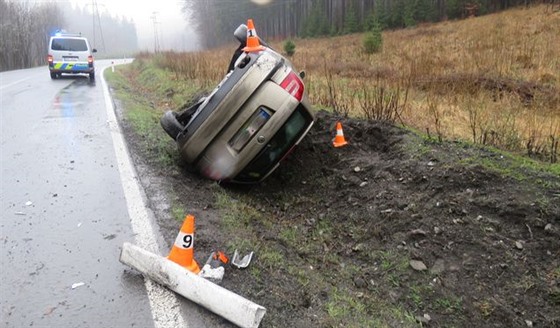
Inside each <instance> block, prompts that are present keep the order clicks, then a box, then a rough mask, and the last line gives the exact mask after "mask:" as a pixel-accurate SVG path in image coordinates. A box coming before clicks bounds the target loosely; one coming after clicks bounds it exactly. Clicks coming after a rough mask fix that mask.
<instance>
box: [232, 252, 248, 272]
mask: <svg viewBox="0 0 560 328" xmlns="http://www.w3.org/2000/svg"><path fill="white" fill-rule="evenodd" d="M252 258H253V252H251V253H249V254H247V255H245V256H243V258H240V256H239V253H238V252H237V250H235V252H234V253H233V257H232V259H231V264H233V265H234V266H235V267H237V268H238V269H243V268H246V267H248V266H249V263H251V259H252Z"/></svg>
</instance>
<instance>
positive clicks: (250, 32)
mask: <svg viewBox="0 0 560 328" xmlns="http://www.w3.org/2000/svg"><path fill="white" fill-rule="evenodd" d="M264 49H265V47H263V46H261V43H260V42H259V37H258V36H257V30H255V24H254V23H253V20H252V19H248V20H247V46H246V47H245V48H243V51H244V52H259V51H263V50H264Z"/></svg>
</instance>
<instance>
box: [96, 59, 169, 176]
mask: <svg viewBox="0 0 560 328" xmlns="http://www.w3.org/2000/svg"><path fill="white" fill-rule="evenodd" d="M131 69H133V68H132V67H118V69H117V70H116V71H115V73H113V72H111V71H110V70H105V78H106V79H107V82H108V83H109V84H110V85H111V87H112V89H113V90H114V93H115V97H116V99H117V100H118V101H119V102H120V103H121V104H122V106H123V107H124V108H125V109H126V110H124V118H125V120H126V122H128V124H130V125H131V127H132V129H133V130H134V131H135V133H136V135H137V136H138V137H139V138H138V140H140V146H141V148H142V149H143V150H144V152H145V153H147V154H150V156H154V157H155V159H156V160H157V162H158V164H160V165H165V166H172V165H176V164H175V163H176V162H177V160H178V156H179V155H178V153H177V150H176V145H175V143H174V142H173V140H171V138H169V136H167V134H166V133H165V132H164V131H163V129H162V128H161V126H160V124H159V119H160V117H161V115H162V114H163V109H160V108H154V104H152V103H151V102H150V101H149V100H148V98H145V97H144V96H143V95H142V96H139V95H138V94H137V93H138V92H139V91H138V90H134V88H133V87H132V86H131V85H130V82H129V81H128V80H127V78H126V72H127V70H131Z"/></svg>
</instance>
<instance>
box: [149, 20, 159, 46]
mask: <svg viewBox="0 0 560 328" xmlns="http://www.w3.org/2000/svg"><path fill="white" fill-rule="evenodd" d="M157 15H158V12H157V11H154V12H152V16H150V18H151V19H152V21H153V22H154V53H158V52H159V37H158V28H157V26H158V24H159V22H158V21H157Z"/></svg>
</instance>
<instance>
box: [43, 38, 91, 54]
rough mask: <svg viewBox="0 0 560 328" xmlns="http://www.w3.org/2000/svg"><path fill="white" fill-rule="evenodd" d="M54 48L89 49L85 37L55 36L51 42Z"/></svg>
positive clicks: (64, 49)
mask: <svg viewBox="0 0 560 328" xmlns="http://www.w3.org/2000/svg"><path fill="white" fill-rule="evenodd" d="M51 49H52V50H63V51H87V50H88V47H87V43H86V40H84V39H65V38H55V39H53V41H52V44H51Z"/></svg>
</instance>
